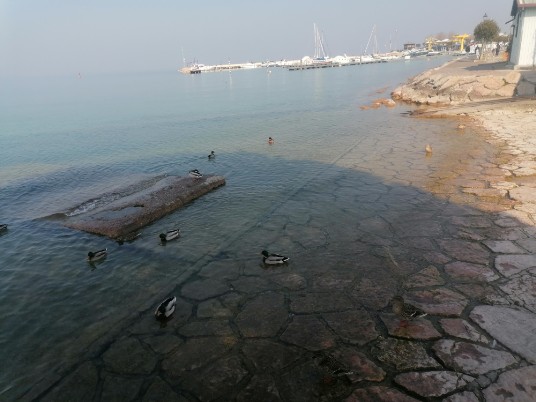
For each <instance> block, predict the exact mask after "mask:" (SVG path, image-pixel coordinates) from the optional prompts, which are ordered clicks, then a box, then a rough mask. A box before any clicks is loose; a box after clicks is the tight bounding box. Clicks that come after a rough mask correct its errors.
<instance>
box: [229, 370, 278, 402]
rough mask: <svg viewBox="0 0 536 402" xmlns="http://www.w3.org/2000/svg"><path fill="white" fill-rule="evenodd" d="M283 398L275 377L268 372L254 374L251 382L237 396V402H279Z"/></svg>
mask: <svg viewBox="0 0 536 402" xmlns="http://www.w3.org/2000/svg"><path fill="white" fill-rule="evenodd" d="M281 400H282V399H281V397H280V396H279V391H278V389H277V385H276V383H275V380H274V378H273V377H272V376H270V375H267V374H260V375H254V376H253V377H252V378H251V380H250V381H249V384H248V385H247V386H246V387H245V388H244V389H243V390H242V391H240V392H239V393H238V395H237V396H236V401H237V402H251V401H263V402H279V401H281Z"/></svg>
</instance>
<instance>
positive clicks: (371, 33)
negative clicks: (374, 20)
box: [365, 24, 376, 54]
mask: <svg viewBox="0 0 536 402" xmlns="http://www.w3.org/2000/svg"><path fill="white" fill-rule="evenodd" d="M375 29H376V24H374V25H373V26H372V31H370V36H369V38H368V42H367V47H366V48H365V54H367V51H368V47H369V45H370V40H371V39H372V35H374V30H375Z"/></svg>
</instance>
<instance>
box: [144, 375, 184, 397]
mask: <svg viewBox="0 0 536 402" xmlns="http://www.w3.org/2000/svg"><path fill="white" fill-rule="evenodd" d="M162 401H166V402H188V400H187V399H186V398H185V397H183V396H181V395H177V393H176V392H175V391H173V389H171V387H170V386H169V385H168V383H167V382H165V381H163V380H162V379H161V378H159V377H157V378H155V379H154V380H153V382H152V383H151V385H150V386H149V388H148V389H147V391H146V392H145V395H144V396H143V399H142V402H162Z"/></svg>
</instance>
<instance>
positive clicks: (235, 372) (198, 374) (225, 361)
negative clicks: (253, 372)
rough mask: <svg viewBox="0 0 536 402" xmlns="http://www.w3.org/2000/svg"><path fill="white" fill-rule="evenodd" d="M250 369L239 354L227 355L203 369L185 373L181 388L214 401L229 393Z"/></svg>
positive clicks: (202, 399) (203, 399)
mask: <svg viewBox="0 0 536 402" xmlns="http://www.w3.org/2000/svg"><path fill="white" fill-rule="evenodd" d="M247 374H248V371H247V370H246V369H245V368H244V366H243V365H242V362H241V361H240V359H239V358H238V356H230V357H225V358H222V359H220V360H217V361H215V362H214V363H213V364H210V365H208V366H206V367H204V368H202V369H199V370H194V371H193V372H187V373H185V374H184V376H183V378H182V381H181V388H183V389H185V390H186V391H189V392H191V393H193V394H194V395H195V396H196V397H197V398H199V399H200V400H201V401H214V400H218V399H219V398H222V400H228V399H227V398H226V395H228V394H229V393H230V392H231V391H233V389H234V388H235V387H236V385H237V384H238V383H239V382H240V381H242V380H243V379H244V378H245V377H246V375H247Z"/></svg>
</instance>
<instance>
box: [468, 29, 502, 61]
mask: <svg viewBox="0 0 536 402" xmlns="http://www.w3.org/2000/svg"><path fill="white" fill-rule="evenodd" d="M499 32H500V29H499V26H498V25H497V23H496V22H495V21H494V20H484V21H482V22H481V23H480V24H478V25H477V26H476V27H475V31H474V35H475V40H476V41H478V42H482V44H483V46H482V48H481V51H480V54H479V58H482V53H483V52H484V51H485V50H486V48H487V46H486V43H488V42H493V41H494V40H496V39H497V37H498V36H499Z"/></svg>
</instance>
